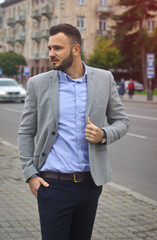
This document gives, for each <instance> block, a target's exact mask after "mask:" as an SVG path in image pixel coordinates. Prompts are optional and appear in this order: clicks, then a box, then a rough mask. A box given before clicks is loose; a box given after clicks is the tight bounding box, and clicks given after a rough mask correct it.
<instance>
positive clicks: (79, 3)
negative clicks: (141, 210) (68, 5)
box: [77, 0, 86, 5]
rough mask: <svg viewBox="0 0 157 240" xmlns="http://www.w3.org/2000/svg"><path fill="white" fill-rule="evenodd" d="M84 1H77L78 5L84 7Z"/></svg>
mask: <svg viewBox="0 0 157 240" xmlns="http://www.w3.org/2000/svg"><path fill="white" fill-rule="evenodd" d="M85 3H86V1H85V0H77V4H78V5H85Z"/></svg>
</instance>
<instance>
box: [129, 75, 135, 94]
mask: <svg viewBox="0 0 157 240" xmlns="http://www.w3.org/2000/svg"><path fill="white" fill-rule="evenodd" d="M134 90H135V83H134V81H133V80H132V78H130V79H129V83H128V94H129V98H132V97H133V95H134Z"/></svg>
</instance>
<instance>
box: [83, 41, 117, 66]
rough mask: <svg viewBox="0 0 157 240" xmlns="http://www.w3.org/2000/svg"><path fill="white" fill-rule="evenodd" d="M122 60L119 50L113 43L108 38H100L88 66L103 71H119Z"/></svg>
mask: <svg viewBox="0 0 157 240" xmlns="http://www.w3.org/2000/svg"><path fill="white" fill-rule="evenodd" d="M121 60H122V59H121V56H120V53H119V50H118V49H117V48H116V47H114V46H113V44H112V41H111V40H110V39H108V38H106V37H100V38H98V39H97V43H96V47H95V48H94V50H93V54H91V55H90V56H89V59H88V60H87V64H89V65H90V66H93V67H98V68H102V69H109V68H114V69H117V68H118V65H119V63H120V62H121Z"/></svg>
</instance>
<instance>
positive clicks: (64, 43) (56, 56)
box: [48, 33, 73, 72]
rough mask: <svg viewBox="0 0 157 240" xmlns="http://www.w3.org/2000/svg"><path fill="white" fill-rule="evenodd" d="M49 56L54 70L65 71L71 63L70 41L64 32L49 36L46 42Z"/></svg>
mask: <svg viewBox="0 0 157 240" xmlns="http://www.w3.org/2000/svg"><path fill="white" fill-rule="evenodd" d="M48 49H49V58H50V62H51V64H52V68H53V69H54V70H61V71H63V72H65V71H66V69H68V68H69V67H71V65H72V63H73V52H72V49H71V46H70V41H69V39H68V37H67V36H66V35H65V34H64V33H57V34H56V35H53V36H50V38H49V42H48Z"/></svg>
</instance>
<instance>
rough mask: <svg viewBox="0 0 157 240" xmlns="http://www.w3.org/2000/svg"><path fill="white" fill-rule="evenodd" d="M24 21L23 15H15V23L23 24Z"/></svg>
mask: <svg viewBox="0 0 157 240" xmlns="http://www.w3.org/2000/svg"><path fill="white" fill-rule="evenodd" d="M25 21H26V19H25V15H21V16H20V15H19V16H17V17H16V23H19V24H21V25H24V24H25Z"/></svg>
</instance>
